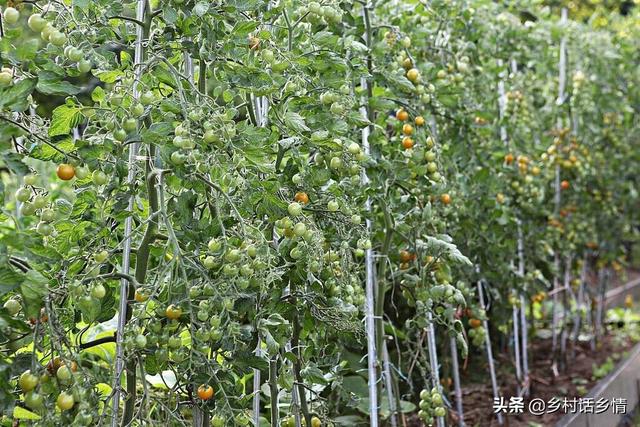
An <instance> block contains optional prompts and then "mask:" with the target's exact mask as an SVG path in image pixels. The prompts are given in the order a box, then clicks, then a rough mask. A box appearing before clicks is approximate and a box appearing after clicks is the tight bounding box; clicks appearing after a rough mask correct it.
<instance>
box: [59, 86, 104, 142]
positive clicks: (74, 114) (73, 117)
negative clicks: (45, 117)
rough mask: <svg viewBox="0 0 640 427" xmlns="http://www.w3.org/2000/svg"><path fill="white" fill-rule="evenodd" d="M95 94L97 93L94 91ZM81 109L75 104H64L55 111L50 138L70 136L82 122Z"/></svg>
mask: <svg viewBox="0 0 640 427" xmlns="http://www.w3.org/2000/svg"><path fill="white" fill-rule="evenodd" d="M94 92H95V91H94ZM82 118H83V116H82V114H81V113H80V109H79V108H78V106H77V105H75V104H64V105H61V106H59V107H57V108H56V109H55V110H53V114H52V117H51V125H50V126H49V136H50V137H54V136H60V135H68V134H69V133H71V130H72V129H73V128H74V127H76V126H78V124H80V122H81V121H82Z"/></svg>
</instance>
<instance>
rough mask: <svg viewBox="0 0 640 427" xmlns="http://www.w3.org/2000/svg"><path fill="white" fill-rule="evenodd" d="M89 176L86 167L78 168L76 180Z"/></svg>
mask: <svg viewBox="0 0 640 427" xmlns="http://www.w3.org/2000/svg"><path fill="white" fill-rule="evenodd" d="M88 176H89V169H88V168H87V167H85V166H78V167H77V168H76V178H78V179H85V178H86V177H88Z"/></svg>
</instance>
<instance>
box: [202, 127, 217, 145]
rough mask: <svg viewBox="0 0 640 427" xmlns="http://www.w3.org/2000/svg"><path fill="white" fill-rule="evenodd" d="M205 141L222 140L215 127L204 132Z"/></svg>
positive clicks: (209, 142)
mask: <svg viewBox="0 0 640 427" xmlns="http://www.w3.org/2000/svg"><path fill="white" fill-rule="evenodd" d="M204 142H206V143H207V144H214V143H216V142H220V137H219V136H218V134H217V133H216V131H214V130H213V129H208V130H207V131H206V132H205V133H204Z"/></svg>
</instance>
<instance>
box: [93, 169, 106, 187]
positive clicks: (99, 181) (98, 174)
mask: <svg viewBox="0 0 640 427" xmlns="http://www.w3.org/2000/svg"><path fill="white" fill-rule="evenodd" d="M91 180H92V181H93V183H94V184H95V185H98V186H100V185H105V184H106V183H107V174H106V173H104V172H102V171H101V170H94V171H93V173H92V174H91Z"/></svg>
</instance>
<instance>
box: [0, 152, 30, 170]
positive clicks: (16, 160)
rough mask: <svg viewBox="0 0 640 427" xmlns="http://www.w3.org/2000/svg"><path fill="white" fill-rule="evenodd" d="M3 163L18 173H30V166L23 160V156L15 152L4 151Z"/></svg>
mask: <svg viewBox="0 0 640 427" xmlns="http://www.w3.org/2000/svg"><path fill="white" fill-rule="evenodd" d="M2 161H3V163H4V164H5V165H6V166H7V167H8V168H9V169H11V171H12V172H14V173H15V174H17V175H26V174H28V173H29V167H28V166H27V165H25V164H24V163H23V162H22V156H21V155H20V154H18V153H14V152H11V151H9V152H3V153H2Z"/></svg>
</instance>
